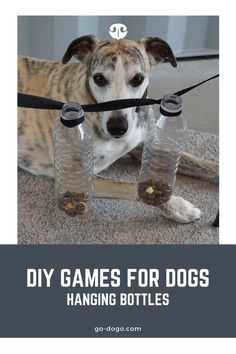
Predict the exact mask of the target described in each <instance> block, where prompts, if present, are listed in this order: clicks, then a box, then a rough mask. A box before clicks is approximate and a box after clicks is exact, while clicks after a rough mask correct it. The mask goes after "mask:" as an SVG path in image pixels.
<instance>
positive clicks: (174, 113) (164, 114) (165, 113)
mask: <svg viewBox="0 0 236 354" xmlns="http://www.w3.org/2000/svg"><path fill="white" fill-rule="evenodd" d="M160 113H161V114H162V115H163V116H165V117H177V116H180V114H181V113H182V110H180V111H177V112H168V111H166V110H165V109H163V108H162V107H160Z"/></svg>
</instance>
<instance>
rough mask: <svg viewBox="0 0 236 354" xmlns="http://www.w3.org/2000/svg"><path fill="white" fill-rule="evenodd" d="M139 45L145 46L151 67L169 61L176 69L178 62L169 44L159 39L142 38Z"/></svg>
mask: <svg viewBox="0 0 236 354" xmlns="http://www.w3.org/2000/svg"><path fill="white" fill-rule="evenodd" d="M139 44H141V45H143V46H144V48H145V50H146V52H147V55H148V58H149V63H150V65H155V64H158V63H160V62H162V61H163V60H165V59H168V60H169V62H170V63H171V65H172V66H174V67H175V68H176V66H177V62H176V59H175V56H174V54H173V52H172V50H171V48H170V46H169V44H168V43H166V42H165V41H163V40H162V39H160V38H158V37H145V38H141V39H140V41H139Z"/></svg>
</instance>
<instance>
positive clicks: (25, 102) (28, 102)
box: [18, 74, 219, 112]
mask: <svg viewBox="0 0 236 354" xmlns="http://www.w3.org/2000/svg"><path fill="white" fill-rule="evenodd" d="M218 76H219V74H218V75H215V76H212V77H210V78H209V79H207V80H204V81H201V82H199V83H198V84H196V85H193V86H190V87H187V88H185V89H183V90H180V91H178V92H176V93H175V95H178V96H182V95H184V94H185V93H187V92H189V91H191V90H193V89H194V88H196V87H198V86H200V85H202V84H204V83H205V82H207V81H210V80H213V79H215V78H217V77H218ZM161 100H162V99H161V98H160V99H157V100H155V99H151V98H144V99H143V98H131V99H123V100H116V101H107V102H102V103H95V104H86V105H81V106H82V108H83V110H84V112H106V111H115V110H117V109H124V108H130V107H137V106H139V107H140V106H149V105H153V104H160V103H161ZM63 105H64V102H60V101H55V100H51V99H48V98H45V97H39V96H33V95H27V94H24V93H18V107H27V108H39V109H57V110H60V109H61V108H62V106H63Z"/></svg>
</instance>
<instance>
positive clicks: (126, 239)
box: [18, 130, 219, 244]
mask: <svg viewBox="0 0 236 354" xmlns="http://www.w3.org/2000/svg"><path fill="white" fill-rule="evenodd" d="M185 151H188V152H192V153H194V154H195V155H196V156H199V157H200V156H202V157H204V158H209V159H212V160H217V159H218V136H215V135H210V134H207V133H200V132H196V131H193V130H189V131H188V137H187V144H186V147H185ZM138 168H139V166H138V163H137V162H135V161H134V160H133V159H132V158H131V157H130V156H126V157H124V158H122V159H121V160H120V161H117V162H116V163H115V164H114V165H113V166H111V167H110V168H109V169H108V170H107V171H105V173H104V174H105V175H108V176H111V177H113V178H116V179H119V178H120V179H127V180H134V179H135V178H136V176H137V173H138ZM175 195H180V196H182V197H184V198H186V199H187V200H189V201H190V202H192V203H193V204H194V205H196V206H197V207H199V208H200V209H201V210H202V212H203V215H202V216H201V218H200V220H198V221H196V222H194V223H191V224H178V223H176V222H172V221H170V220H167V219H165V217H163V216H162V215H161V214H160V213H159V211H158V209H154V208H152V207H149V206H146V205H143V204H142V203H139V202H133V201H124V200H111V199H110V200H105V199H94V200H93V203H92V209H91V211H90V212H89V213H88V214H87V215H86V216H84V217H83V218H81V217H80V216H78V217H75V218H71V217H69V216H66V215H64V214H63V213H62V212H61V211H59V210H57V209H56V207H55V200H54V189H53V180H51V179H48V178H45V177H36V176H33V175H30V174H28V173H26V172H24V171H22V170H19V172H18V242H19V243H21V244H217V243H218V242H219V235H218V229H217V228H213V227H212V226H211V224H212V221H213V220H214V218H215V215H216V213H217V210H218V186H217V185H216V184H215V183H212V182H208V181H204V180H202V179H197V178H191V177H186V176H180V175H179V176H178V178H177V185H176V188H175Z"/></svg>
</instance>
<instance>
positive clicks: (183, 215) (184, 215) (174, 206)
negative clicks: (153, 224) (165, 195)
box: [161, 196, 201, 223]
mask: <svg viewBox="0 0 236 354" xmlns="http://www.w3.org/2000/svg"><path fill="white" fill-rule="evenodd" d="M161 211H162V212H163V214H164V215H165V216H166V217H167V218H168V219H171V220H174V221H177V222H181V223H189V222H192V221H195V220H197V219H199V218H200V215H201V211H200V210H199V209H198V208H196V207H195V206H194V205H193V204H191V203H190V202H188V201H187V200H185V199H183V198H182V197H175V196H173V197H171V199H170V200H169V201H168V202H167V203H166V204H164V205H163V207H161Z"/></svg>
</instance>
